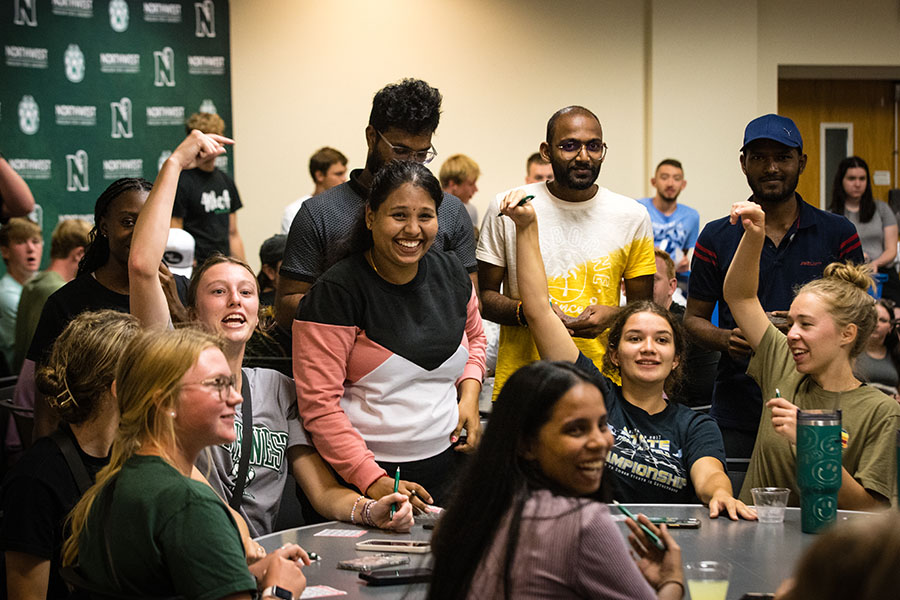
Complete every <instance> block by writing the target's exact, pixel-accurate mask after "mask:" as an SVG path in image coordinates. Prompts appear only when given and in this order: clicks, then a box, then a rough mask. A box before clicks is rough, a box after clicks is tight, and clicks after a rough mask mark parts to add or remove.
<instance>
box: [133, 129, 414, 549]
mask: <svg viewBox="0 0 900 600" xmlns="http://www.w3.org/2000/svg"><path fill="white" fill-rule="evenodd" d="M230 143H232V141H231V140H229V139H228V138H225V137H222V136H217V135H204V134H202V133H200V132H199V131H193V132H192V133H191V134H190V135H188V137H187V138H185V140H184V141H183V142H182V143H181V144H180V145H179V146H178V147H177V148H176V149H175V150H174V151H173V152H172V155H171V156H170V157H169V158H168V159H167V160H166V162H165V163H164V164H163V168H162V169H161V170H160V172H159V175H158V176H157V178H156V182H155V184H154V188H153V191H152V192H151V194H150V196H149V198H148V199H147V204H146V206H145V207H144V210H143V212H142V213H141V216H140V218H139V219H138V221H137V224H136V225H135V233H134V239H133V241H132V251H131V256H130V259H129V274H130V275H129V280H130V285H131V309H132V313H133V314H135V315H136V316H138V317H139V318H140V319H141V321H142V322H143V323H144V324H145V325H147V326H150V327H154V328H164V327H166V326H167V324H168V323H169V322H170V316H169V310H168V307H167V304H166V301H165V298H164V296H163V291H162V288H161V287H160V285H159V281H158V279H157V277H156V269H157V268H158V265H159V263H160V261H161V260H162V256H163V253H164V252H165V245H166V239H167V233H168V223H169V219H170V217H171V214H172V206H173V203H174V200H175V190H176V188H177V184H178V178H179V174H180V173H181V171H182V170H184V169H189V168H192V166H193V165H195V164H196V162H198V161H199V160H202V159H204V158H207V157H209V156H211V155H217V154H221V153H222V152H224V151H225V148H224V145H225V144H230ZM187 309H188V316H189V318H190V319H191V320H192V321H194V322H196V323H198V324H199V325H201V326H202V327H203V328H204V329H206V330H207V331H210V332H212V333H215V334H216V335H219V336H220V337H221V338H222V339H223V343H224V346H223V349H224V352H225V356H226V358H227V360H228V364H229V367H230V369H231V374H232V376H233V377H234V383H235V386H236V388H237V391H238V392H239V393H240V394H241V395H242V396H244V397H245V403H244V405H243V407H242V409H241V410H240V411H239V412H238V417H237V419H236V421H235V429H236V431H237V432H240V434H241V435H240V436H238V437H237V439H235V440H234V441H233V442H231V443H230V444H228V445H227V446H217V447H215V448H213V449H212V450H211V451H210V453H209V456H210V461H209V462H207V458H206V455H205V454H204V455H201V457H200V461H199V463H198V467H199V471H200V473H201V474H202V475H204V476H205V477H207V478H208V479H209V482H210V485H212V487H213V489H214V490H216V491H217V492H218V493H219V494H220V495H221V496H222V497H223V498H224V499H225V500H226V501H228V502H229V503H230V504H231V505H232V506H235V505H238V504H239V508H238V511H239V512H240V514H241V515H242V516H243V517H244V518H245V519H246V521H247V525H248V527H249V530H250V534H251V535H252V536H253V537H257V536H259V535H264V534H266V533H270V532H271V531H272V529H273V526H274V523H275V519H276V517H277V514H278V508H279V502H280V500H281V496H282V492H283V490H284V486H285V481H286V479H287V476H288V473H289V472H293V475H294V477H295V478H296V480H297V481H298V482H299V483H300V485H301V487H302V488H303V490H304V492H305V493H306V495H307V496H308V497H309V498H310V500H311V501H312V503H313V505H314V506H315V507H316V509H317V510H318V512H319V513H321V514H323V515H326V516H328V517H329V518H332V519H340V520H345V521H351V522H356V523H360V524H366V525H371V526H376V527H382V528H387V529H394V530H399V531H405V530H408V529H409V528H410V527H411V526H412V509H411V507H409V506H405V505H404V502H405V500H406V496H403V495H401V494H388V497H387V498H385V499H382V500H380V501H378V502H376V501H375V500H372V499H367V498H364V497H362V496H360V495H359V494H356V493H354V492H352V491H351V490H349V489H347V488H345V487H343V486H341V485H339V484H338V483H337V481H336V480H335V479H334V476H333V475H332V474H331V472H330V471H329V470H328V468H327V466H326V465H325V463H324V462H323V461H322V459H321V457H320V456H319V455H318V454H317V453H316V451H315V448H313V447H312V446H311V445H310V444H309V443H308V441H307V439H306V435H305V433H304V431H303V427H302V425H301V423H300V421H299V419H298V417H297V403H296V396H295V391H294V384H293V382H292V381H291V380H290V379H289V378H288V377H285V376H284V375H282V374H281V373H279V372H277V371H275V370H272V369H262V368H256V369H251V368H247V369H242V368H241V364H242V362H243V358H244V351H245V349H246V345H247V341H248V340H249V339H250V337H251V336H252V335H253V332H254V331H255V330H256V329H257V326H258V324H259V284H258V282H257V280H256V277H255V275H254V273H253V271H252V269H251V268H250V267H249V266H248V265H247V264H246V263H244V262H243V261H241V260H238V259H234V258H230V257H226V256H223V255H221V254H217V255H213V256H211V257H210V258H208V259H207V260H206V261H205V262H204V263H203V264H202V265H200V266H199V267H198V268H196V269H195V270H194V273H193V276H192V278H191V285H190V287H189V289H188V303H187ZM247 422H250V423H252V426H251V429H252V433H250V430H248V431H247V432H245V431H244V426H243V425H244V423H247ZM245 435H252V443H251V444H250V448H251V450H252V454H251V456H249V457H244V456H243V441H244V440H243V438H244V436H245ZM244 458H246V463H247V464H246V466H245V467H244V468H241V463H242V459H244ZM241 471H244V473H245V474H244V476H243V480H244V484H243V485H244V488H243V489H244V493H243V494H242V497H241V498H240V502H239V503H238V502H236V499H235V498H234V497H233V496H234V489H235V485H240V479H241V475H240V472H241ZM395 502H396V503H398V504H400V509H399V510H398V511H397V512H396V514H394V515H393V517H392V516H391V514H390V506H391V504H392V503H395ZM259 549H260V548H257V550H259Z"/></svg>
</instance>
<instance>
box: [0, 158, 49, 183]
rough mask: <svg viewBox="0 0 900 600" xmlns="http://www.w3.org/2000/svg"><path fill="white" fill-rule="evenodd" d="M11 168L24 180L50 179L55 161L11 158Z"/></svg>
mask: <svg viewBox="0 0 900 600" xmlns="http://www.w3.org/2000/svg"><path fill="white" fill-rule="evenodd" d="M9 166H11V167H12V168H13V170H15V172H16V173H18V174H19V175H21V176H22V177H23V178H24V179H50V175H51V171H52V167H53V161H52V160H50V159H49V158H10V159H9Z"/></svg>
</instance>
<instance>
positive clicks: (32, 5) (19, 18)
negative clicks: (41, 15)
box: [13, 0, 38, 27]
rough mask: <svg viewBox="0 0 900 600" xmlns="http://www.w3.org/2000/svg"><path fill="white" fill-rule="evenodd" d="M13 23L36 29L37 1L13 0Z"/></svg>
mask: <svg viewBox="0 0 900 600" xmlns="http://www.w3.org/2000/svg"><path fill="white" fill-rule="evenodd" d="M13 23H15V24H16V25H28V26H29V27H37V24H38V23H37V0H15V4H14V5H13Z"/></svg>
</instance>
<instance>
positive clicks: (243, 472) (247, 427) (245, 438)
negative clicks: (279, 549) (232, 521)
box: [228, 369, 253, 511]
mask: <svg viewBox="0 0 900 600" xmlns="http://www.w3.org/2000/svg"><path fill="white" fill-rule="evenodd" d="M241 396H243V398H244V402H243V403H242V404H241V425H242V432H241V462H240V463H239V465H238V472H237V478H236V479H235V480H234V490H233V491H232V493H231V500H230V501H229V502H228V504H229V506H231V508H233V509H234V510H236V511H237V510H240V508H241V500H243V498H244V488H245V487H246V485H247V470H248V469H249V468H250V454H251V453H252V452H253V404H252V402H251V400H250V382H249V381H248V380H247V374H246V373H244V370H243V369H241Z"/></svg>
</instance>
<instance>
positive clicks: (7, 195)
mask: <svg viewBox="0 0 900 600" xmlns="http://www.w3.org/2000/svg"><path fill="white" fill-rule="evenodd" d="M0 198H3V204H2V206H0V215H2V216H3V218H5V219H8V218H10V217H24V216H25V215H27V214H28V213H30V212H31V211H32V210H34V196H33V195H32V193H31V188H29V187H28V184H27V183H25V180H24V179H22V176H21V175H19V174H18V173H16V171H15V169H13V168H12V167H11V166H10V164H9V163H8V162H6V159H5V158H3V157H2V156H0Z"/></svg>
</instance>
